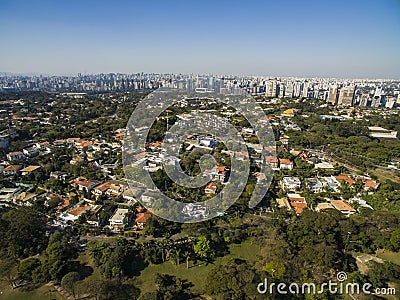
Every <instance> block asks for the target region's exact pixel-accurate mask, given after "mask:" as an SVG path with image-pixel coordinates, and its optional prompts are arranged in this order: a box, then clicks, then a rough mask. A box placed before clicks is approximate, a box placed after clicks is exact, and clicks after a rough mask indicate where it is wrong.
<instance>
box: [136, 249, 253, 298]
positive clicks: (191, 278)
mask: <svg viewBox="0 0 400 300" xmlns="http://www.w3.org/2000/svg"><path fill="white" fill-rule="evenodd" d="M229 252H230V254H228V255H226V256H224V257H222V258H217V259H216V260H215V261H214V263H212V264H206V263H201V264H199V265H193V263H192V262H190V263H189V269H187V268H186V262H185V261H182V263H181V264H180V265H179V266H176V265H174V264H173V263H171V262H169V261H167V262H165V263H163V264H159V265H150V266H148V267H147V268H146V269H144V270H143V271H142V272H141V273H140V276H138V277H137V278H135V279H134V281H133V282H134V283H135V285H136V286H137V287H138V288H140V290H141V291H142V293H146V292H150V291H154V289H155V286H154V275H155V274H156V273H165V274H169V275H175V276H177V277H179V278H181V279H184V280H187V281H188V282H191V283H192V284H193V285H194V287H193V288H192V292H194V293H201V292H202V291H203V290H204V283H205V278H206V276H207V274H208V272H209V271H210V270H211V269H212V268H213V267H214V266H215V265H217V264H220V263H223V262H226V261H227V260H229V259H232V258H241V259H244V260H247V261H249V262H250V264H252V263H254V262H255V259H256V257H255V254H256V253H259V252H260V246H259V245H258V244H252V243H251V242H250V241H245V242H243V243H242V244H240V245H236V244H232V245H230V247H229Z"/></svg>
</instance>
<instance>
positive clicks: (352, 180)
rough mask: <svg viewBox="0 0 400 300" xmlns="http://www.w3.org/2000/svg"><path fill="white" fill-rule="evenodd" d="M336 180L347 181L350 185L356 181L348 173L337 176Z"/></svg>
mask: <svg viewBox="0 0 400 300" xmlns="http://www.w3.org/2000/svg"><path fill="white" fill-rule="evenodd" d="M336 180H337V181H339V182H342V181H344V182H346V183H347V184H348V185H353V184H354V183H355V182H356V181H355V180H354V179H352V178H351V177H349V176H347V175H339V176H336Z"/></svg>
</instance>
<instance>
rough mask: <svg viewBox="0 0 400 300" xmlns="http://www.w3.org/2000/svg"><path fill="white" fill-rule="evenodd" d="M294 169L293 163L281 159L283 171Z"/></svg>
mask: <svg viewBox="0 0 400 300" xmlns="http://www.w3.org/2000/svg"><path fill="white" fill-rule="evenodd" d="M293 167H294V164H293V162H291V161H290V160H289V159H286V158H279V168H280V169H281V170H292V169H293Z"/></svg>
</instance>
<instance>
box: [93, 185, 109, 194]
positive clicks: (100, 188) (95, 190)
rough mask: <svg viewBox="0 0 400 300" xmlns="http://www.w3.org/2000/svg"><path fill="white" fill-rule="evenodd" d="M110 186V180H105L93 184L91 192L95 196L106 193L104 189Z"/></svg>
mask: <svg viewBox="0 0 400 300" xmlns="http://www.w3.org/2000/svg"><path fill="white" fill-rule="evenodd" d="M110 186H111V182H109V181H107V182H104V183H103V184H100V185H98V186H95V187H94V188H93V189H92V194H94V195H96V196H102V195H105V194H106V191H107V190H108V189H109V188H110Z"/></svg>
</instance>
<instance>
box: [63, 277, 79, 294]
mask: <svg viewBox="0 0 400 300" xmlns="http://www.w3.org/2000/svg"><path fill="white" fill-rule="evenodd" d="M79 280H80V276H79V273H78V272H69V273H67V274H65V275H64V277H63V278H62V279H61V286H62V287H63V288H64V289H65V290H66V291H68V292H70V293H71V294H72V296H73V297H74V298H75V283H76V282H77V281H79Z"/></svg>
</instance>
